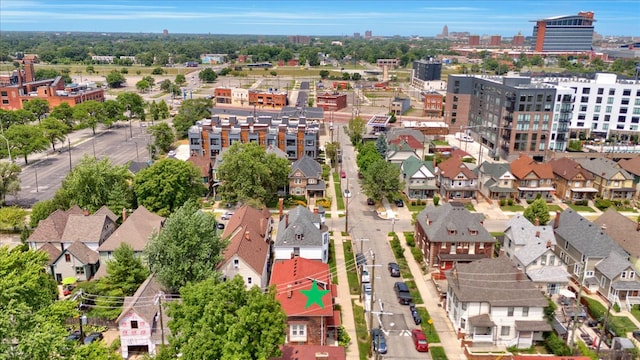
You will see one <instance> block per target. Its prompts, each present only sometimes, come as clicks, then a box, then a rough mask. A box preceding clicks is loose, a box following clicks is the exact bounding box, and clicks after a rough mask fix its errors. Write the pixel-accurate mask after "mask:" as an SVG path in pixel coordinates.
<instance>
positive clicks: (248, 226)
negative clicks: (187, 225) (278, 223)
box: [218, 205, 273, 289]
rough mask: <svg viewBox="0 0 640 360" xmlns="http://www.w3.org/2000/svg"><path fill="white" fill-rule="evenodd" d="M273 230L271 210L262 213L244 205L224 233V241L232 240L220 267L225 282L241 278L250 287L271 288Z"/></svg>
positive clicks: (263, 210)
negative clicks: (270, 271) (235, 277)
mask: <svg viewBox="0 0 640 360" xmlns="http://www.w3.org/2000/svg"><path fill="white" fill-rule="evenodd" d="M272 227H273V222H272V218H271V213H270V212H269V209H267V208H264V209H262V210H258V209H254V208H252V207H250V206H249V205H244V206H243V207H241V208H240V209H238V210H237V211H236V212H235V213H234V214H233V216H232V217H231V219H229V222H228V223H227V225H226V226H225V229H224V232H223V233H222V238H223V239H228V240H229V245H228V246H227V248H226V249H225V250H224V252H223V254H222V256H223V260H222V262H220V264H219V265H218V270H220V271H221V272H222V276H223V277H224V278H227V279H230V278H233V277H234V276H236V275H239V276H241V277H242V279H243V280H244V283H245V285H246V286H247V287H251V286H254V285H256V286H259V287H261V288H263V289H264V288H266V287H267V286H268V285H269V282H268V281H269V262H270V260H271V230H272Z"/></svg>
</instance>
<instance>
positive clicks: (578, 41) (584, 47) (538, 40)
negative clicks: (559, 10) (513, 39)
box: [532, 11, 596, 52]
mask: <svg viewBox="0 0 640 360" xmlns="http://www.w3.org/2000/svg"><path fill="white" fill-rule="evenodd" d="M532 21H535V23H536V24H535V25H534V27H533V38H534V43H533V49H534V51H538V52H554V51H559V52H568V51H575V52H584V51H590V50H591V47H592V45H593V33H594V26H593V23H594V22H595V21H596V20H595V19H594V18H593V12H592V11H585V12H579V13H578V15H569V16H554V17H550V18H546V19H539V20H532Z"/></svg>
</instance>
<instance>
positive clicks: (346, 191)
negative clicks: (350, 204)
mask: <svg viewBox="0 0 640 360" xmlns="http://www.w3.org/2000/svg"><path fill="white" fill-rule="evenodd" d="M344 197H345V198H350V197H351V191H349V189H344Z"/></svg>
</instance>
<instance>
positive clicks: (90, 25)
mask: <svg viewBox="0 0 640 360" xmlns="http://www.w3.org/2000/svg"><path fill="white" fill-rule="evenodd" d="M579 11H593V12H594V13H595V19H596V23H595V31H596V32H597V33H599V34H601V35H626V36H640V15H639V14H640V0H601V1H600V0H599V1H596V0H583V1H575V0H573V1H566V0H538V1H533V0H502V1H498V0H493V1H479V0H476V1H453V0H452V1H434V0H422V1H418V0H415V1H408V0H386V1H377V0H362V1H346V0H345V1H334V0H325V1H318V0H295V1H294V0H261V1H242V0H226V1H205V0H202V1H188V0H173V1H166V0H154V1H141V0H127V1H122V0H120V1H115V0H100V1H96V0H93V1H86V0H78V1H70V0H59V1H55V0H47V1H37V0H34V1H32V0H0V32H2V31H55V32H67V31H70V32H106V33H117V32H133V33H161V32H162V30H163V29H167V30H168V31H169V33H170V34H171V33H191V34H252V35H318V36H344V35H347V36H352V35H353V33H355V32H359V33H360V34H361V35H363V36H364V32H365V31H366V30H371V31H372V33H373V36H393V35H400V36H411V35H419V36H422V37H425V36H427V37H428V36H435V35H437V34H440V33H441V32H442V28H443V26H444V25H447V26H448V28H449V32H464V31H468V32H470V33H472V34H479V35H485V34H486V35H494V34H500V35H502V36H503V37H511V36H513V35H515V34H517V33H518V32H520V33H522V34H523V35H525V36H531V34H532V32H533V25H534V23H532V22H531V20H536V19H541V18H546V17H552V16H560V15H575V14H577V13H578V12H579Z"/></svg>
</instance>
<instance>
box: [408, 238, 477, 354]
mask: <svg viewBox="0 0 640 360" xmlns="http://www.w3.org/2000/svg"><path fill="white" fill-rule="evenodd" d="M396 234H397V235H398V239H399V240H400V244H401V245H402V248H403V249H404V256H405V258H406V259H407V263H408V264H409V269H411V273H412V274H413V276H414V277H415V278H414V279H415V282H416V287H417V288H418V291H419V292H420V296H421V297H422V300H423V301H424V305H416V306H417V307H424V308H426V309H427V310H428V311H429V315H430V316H431V319H432V320H433V326H434V327H435V329H436V331H437V332H438V336H439V337H440V343H432V344H429V346H441V347H443V348H444V351H445V352H446V354H447V358H448V359H450V360H466V359H467V357H466V356H465V355H464V351H463V348H462V346H461V342H460V340H458V338H457V335H456V331H455V329H454V328H453V326H451V322H450V321H449V318H447V314H446V312H445V310H444V308H443V307H442V306H441V305H442V304H440V297H439V294H438V293H437V292H436V290H435V288H434V286H433V284H432V282H431V275H428V274H427V275H425V274H423V273H422V269H420V266H419V265H418V264H417V263H416V262H415V260H414V259H413V255H412V254H411V250H410V249H409V247H408V246H407V241H406V239H405V237H404V234H403V233H401V232H397V233H396Z"/></svg>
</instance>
